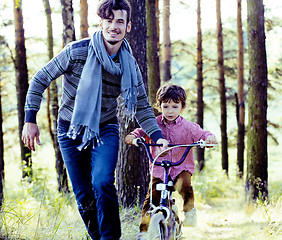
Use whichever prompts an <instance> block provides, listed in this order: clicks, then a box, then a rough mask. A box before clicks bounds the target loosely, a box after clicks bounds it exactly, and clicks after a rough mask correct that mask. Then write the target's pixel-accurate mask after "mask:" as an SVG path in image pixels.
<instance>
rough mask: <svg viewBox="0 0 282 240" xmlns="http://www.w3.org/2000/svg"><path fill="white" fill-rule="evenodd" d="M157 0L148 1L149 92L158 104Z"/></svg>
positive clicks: (149, 95) (153, 102)
mask: <svg viewBox="0 0 282 240" xmlns="http://www.w3.org/2000/svg"><path fill="white" fill-rule="evenodd" d="M156 16H157V13H156V0H147V1H146V22H147V59H148V64H147V67H148V90H149V94H148V97H149V101H150V103H151V104H152V105H154V104H155V103H156V93H157V91H158V89H159V87H160V82H161V79H160V61H159V48H158V42H159V38H158V31H157V18H156Z"/></svg>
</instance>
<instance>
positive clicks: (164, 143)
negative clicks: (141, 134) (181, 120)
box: [156, 138, 168, 157]
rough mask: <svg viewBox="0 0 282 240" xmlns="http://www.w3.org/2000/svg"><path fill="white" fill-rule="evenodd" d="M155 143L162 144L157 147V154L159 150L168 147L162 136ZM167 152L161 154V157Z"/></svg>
mask: <svg viewBox="0 0 282 240" xmlns="http://www.w3.org/2000/svg"><path fill="white" fill-rule="evenodd" d="M156 144H162V145H163V146H162V147H158V149H157V151H156V153H157V154H159V153H160V152H162V151H164V150H166V149H167V148H168V141H167V140H166V139H164V138H160V139H159V140H158V141H157V142H156ZM167 154H168V152H165V153H163V154H162V155H161V157H164V156H165V155H167Z"/></svg>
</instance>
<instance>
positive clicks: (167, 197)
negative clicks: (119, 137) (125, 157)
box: [133, 138, 217, 239]
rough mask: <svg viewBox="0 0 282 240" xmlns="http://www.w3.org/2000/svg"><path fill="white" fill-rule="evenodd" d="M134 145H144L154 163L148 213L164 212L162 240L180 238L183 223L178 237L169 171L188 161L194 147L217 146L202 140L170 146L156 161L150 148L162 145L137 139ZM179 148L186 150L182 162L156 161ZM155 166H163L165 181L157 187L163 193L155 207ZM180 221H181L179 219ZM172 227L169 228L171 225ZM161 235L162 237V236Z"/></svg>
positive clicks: (176, 217)
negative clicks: (153, 184) (153, 186)
mask: <svg viewBox="0 0 282 240" xmlns="http://www.w3.org/2000/svg"><path fill="white" fill-rule="evenodd" d="M133 144H134V145H136V146H140V145H143V146H144V147H145V150H146V153H147V156H148V158H149V160H150V161H151V163H152V168H151V173H150V175H151V180H150V209H149V210H148V213H149V214H151V216H153V215H154V214H156V213H158V212H162V213H163V215H164V217H165V218H164V219H163V220H164V226H163V228H164V230H163V231H164V233H162V234H164V235H165V236H160V239H171V234H174V237H173V239H176V238H178V237H179V236H180V235H181V223H178V224H179V229H178V235H177V236H176V234H177V233H176V232H177V230H176V225H177V224H176V223H175V222H176V221H177V219H178V216H177V213H176V212H175V211H174V210H173V205H174V201H173V199H172V192H173V182H172V181H171V183H170V181H169V169H170V168H171V167H173V166H178V165H180V164H182V163H183V162H184V160H185V159H186V157H187V155H188V153H189V151H190V150H191V148H192V147H195V146H197V147H201V148H203V147H206V146H216V145H217V144H206V142H205V141H203V140H200V141H198V142H195V143H192V144H187V145H182V144H169V145H168V148H167V149H166V150H164V151H162V152H160V153H159V154H158V155H157V156H156V157H155V158H154V159H153V157H152V154H151V152H150V148H149V147H151V146H162V145H161V144H149V143H146V140H145V139H144V138H137V139H134V141H133ZM177 147H185V148H186V150H185V152H184V153H183V155H182V157H181V158H180V160H178V161H177V162H171V161H168V160H163V161H161V162H158V161H156V160H157V159H158V158H159V157H160V156H161V155H162V154H164V153H165V152H168V151H171V150H172V149H174V148H177ZM154 165H157V166H161V167H163V168H164V181H163V183H159V184H157V185H156V189H157V190H159V191H161V199H160V204H159V206H154V205H153V203H152V178H153V168H154ZM178 221H179V219H178ZM170 224H171V225H172V226H169V225H170ZM170 228H172V229H173V230H172V233H171V232H170V231H171V230H170ZM162 234H161V235H162Z"/></svg>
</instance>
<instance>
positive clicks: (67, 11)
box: [61, 0, 75, 46]
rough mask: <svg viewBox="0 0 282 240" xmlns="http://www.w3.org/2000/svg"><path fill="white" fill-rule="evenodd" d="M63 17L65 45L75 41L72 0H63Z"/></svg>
mask: <svg viewBox="0 0 282 240" xmlns="http://www.w3.org/2000/svg"><path fill="white" fill-rule="evenodd" d="M61 5H62V18H63V25H64V30H63V45H64V46H65V45H66V44H68V43H69V42H72V41H75V30H74V22H73V7H72V0H61Z"/></svg>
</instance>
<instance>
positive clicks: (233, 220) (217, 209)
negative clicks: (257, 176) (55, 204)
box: [122, 201, 282, 240]
mask: <svg viewBox="0 0 282 240" xmlns="http://www.w3.org/2000/svg"><path fill="white" fill-rule="evenodd" d="M271 211H272V212H268V213H267V211H266V209H263V208H254V207H246V206H243V205H241V206H240V204H238V202H236V203H235V202H234V204H233V205H232V202H231V201H229V204H225V205H224V207H223V206H222V204H219V205H215V206H210V205H202V206H200V207H198V208H197V218H198V224H197V227H183V228H182V236H181V240H188V239H189V240H191V239H193V240H213V239H216V240H219V239H222V240H230V239H231V240H270V239H271V240H282V224H281V216H280V215H281V214H279V213H278V212H275V209H273V210H271ZM128 216H129V217H128V219H127V221H126V222H127V223H123V236H122V240H135V239H136V234H137V233H138V223H139V218H134V217H132V214H130V215H128ZM180 217H181V216H180ZM130 219H131V220H130ZM149 240H153V239H149Z"/></svg>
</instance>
